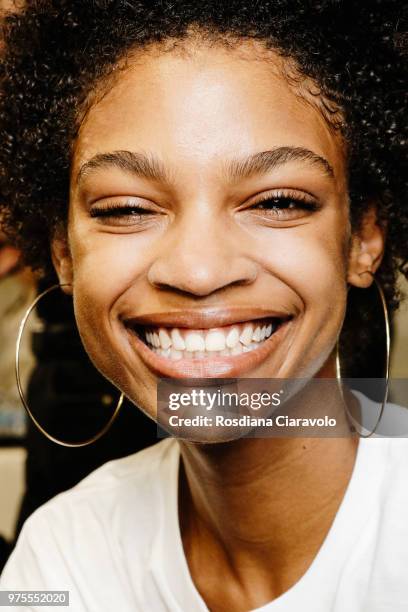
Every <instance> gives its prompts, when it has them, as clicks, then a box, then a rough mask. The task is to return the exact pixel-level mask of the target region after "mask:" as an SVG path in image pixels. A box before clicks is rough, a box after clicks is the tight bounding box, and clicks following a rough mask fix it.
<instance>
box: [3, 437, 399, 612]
mask: <svg viewBox="0 0 408 612" xmlns="http://www.w3.org/2000/svg"><path fill="white" fill-rule="evenodd" d="M179 460H180V451H179V446H178V443H177V441H176V440H174V439H166V440H163V441H161V442H159V443H158V444H156V445H154V446H153V447H151V448H148V449H146V450H144V451H142V452H139V453H136V454H134V455H130V456H129V457H125V458H124V459H119V460H115V461H111V462H109V463H107V464H105V465H104V466H102V467H101V468H99V469H98V470H96V471H95V472H93V473H92V474H90V475H89V476H88V477H87V478H85V479H84V480H83V481H82V482H81V483H80V484H79V485H77V486H76V487H74V488H73V489H71V490H69V491H67V492H65V493H61V494H60V495H58V496H57V497H55V498H54V499H52V500H51V501H49V502H48V503H47V504H45V505H44V506H42V507H41V508H39V509H38V510H37V511H36V512H35V513H34V514H33V515H32V516H31V517H30V518H29V519H28V520H27V522H26V523H25V526H24V528H23V530H22V532H21V535H20V538H19V540H18V543H17V547H16V549H15V551H14V552H13V554H12V556H11V557H10V559H9V562H8V564H7V565H6V567H5V569H4V572H3V574H2V577H1V580H0V589H3V590H45V589H48V590H68V591H70V607H69V608H59V607H58V610H60V609H61V610H64V609H69V610H72V611H73V612H113V611H115V612H116V611H120V612H165V611H171V612H199V611H200V612H205V611H207V607H206V605H205V603H204V601H203V599H202V598H201V596H200V595H199V593H198V591H197V590H196V588H195V586H194V584H193V581H192V579H191V576H190V574H189V570H188V565H187V562H186V559H185V556H184V552H183V546H182V541H181V536H180V530H179V522H178V510H177V499H178V494H177V492H178V468H179ZM18 609H20V610H21V609H24V610H36V611H37V612H41V611H42V610H43V609H44V608H42V607H41V608H40V607H35V606H34V607H27V606H26V607H24V608H21V607H20V608H10V611H11V610H18ZM46 609H50V608H46ZM55 609H57V608H55ZM261 610H262V612H300V611H302V612H407V610H408V440H407V439H396V438H395V439H380V438H377V439H361V440H360V442H359V449H358V453H357V459H356V463H355V467H354V470H353V474H352V477H351V480H350V483H349V486H348V488H347V490H346V493H345V496H344V499H343V501H342V503H341V506H340V509H339V511H338V513H337V516H336V518H335V520H334V523H333V525H332V527H331V529H330V531H329V533H328V535H327V537H326V539H325V541H324V543H323V545H322V547H321V549H320V550H319V552H318V554H317V556H316V557H315V559H314V561H313V562H312V564H311V566H310V567H309V569H308V571H307V572H306V573H305V574H304V575H303V577H302V578H301V579H300V580H299V581H298V582H297V583H296V584H295V585H294V586H293V587H292V588H291V589H289V590H288V591H287V592H286V593H284V594H283V595H281V596H280V597H278V598H277V599H275V600H274V601H272V602H271V603H269V604H267V605H265V606H263V607H262V608H259V609H258V612H260V611H261ZM232 612H233V611H232Z"/></svg>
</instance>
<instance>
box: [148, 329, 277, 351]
mask: <svg viewBox="0 0 408 612" xmlns="http://www.w3.org/2000/svg"><path fill="white" fill-rule="evenodd" d="M275 328H276V324H274V323H271V322H268V323H265V324H263V325H262V324H261V323H242V324H236V325H228V326H226V327H222V328H214V329H206V330H201V329H184V328H177V327H174V328H172V329H170V328H164V327H159V328H156V329H155V330H148V331H145V337H146V341H147V343H148V344H150V345H151V346H152V347H154V348H157V349H163V350H166V351H167V350H168V349H170V348H171V349H172V350H173V351H174V350H176V351H187V352H191V353H193V352H196V351H202V352H204V351H208V352H219V351H224V350H225V349H234V348H236V347H238V346H240V345H243V347H249V346H250V345H251V347H252V345H253V344H254V343H260V342H263V341H264V340H266V338H269V336H270V335H271V334H272V332H273V331H274V330H275ZM253 348H254V347H253ZM228 352H229V351H228Z"/></svg>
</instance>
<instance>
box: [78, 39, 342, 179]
mask: <svg viewBox="0 0 408 612" xmlns="http://www.w3.org/2000/svg"><path fill="white" fill-rule="evenodd" d="M286 69H287V65H286V63H285V61H284V60H283V59H281V58H280V57H279V56H278V55H277V54H276V53H275V52H273V51H267V50H266V49H265V48H263V46H261V45H259V44H257V43H253V42H252V43H251V42H242V43H240V44H239V45H237V46H233V47H225V46H222V45H205V44H196V45H190V46H189V47H188V48H186V46H183V48H182V49H179V48H175V49H173V50H171V51H169V50H166V51H161V50H160V49H153V50H148V51H145V52H142V53H140V52H139V53H137V54H135V55H134V56H133V57H131V58H129V59H128V61H127V64H126V68H123V69H119V70H117V71H116V73H115V76H114V79H113V81H112V82H111V84H110V85H109V87H108V88H107V89H106V91H105V92H103V95H100V96H99V97H98V98H95V101H94V103H93V104H92V105H91V106H90V108H89V110H88V112H87V114H86V116H85V119H84V120H83V122H82V124H81V126H80V129H79V132H78V137H77V140H76V143H75V147H74V156H73V174H74V175H75V173H77V172H78V170H79V168H80V167H81V165H82V164H84V163H85V162H86V161H88V160H89V159H91V158H92V157H93V156H95V155H98V154H100V153H107V152H111V151H118V150H127V151H143V152H144V153H153V154H154V155H155V156H157V157H158V158H160V159H162V160H163V161H164V162H165V163H167V164H168V165H169V166H170V167H173V168H174V170H175V172H176V170H177V168H178V169H179V170H180V167H183V168H184V169H185V170H188V169H191V170H192V169H193V168H194V169H195V170H197V169H198V168H202V169H204V168H205V169H207V170H208V169H210V168H211V167H215V166H216V165H217V164H220V163H222V162H223V161H225V160H228V159H229V158H232V157H237V156H238V157H239V156H240V155H242V156H245V155H251V154H254V153H257V152H259V151H263V150H268V149H271V148H273V147H276V146H279V147H281V146H283V147H284V146H289V147H304V148H306V149H309V150H312V151H313V152H314V153H316V154H317V155H320V156H322V157H324V158H325V159H327V160H328V161H329V163H330V164H331V165H332V166H333V168H334V169H335V174H336V175H337V176H339V175H344V157H345V151H344V144H343V140H342V138H341V136H340V134H339V133H338V132H335V131H334V130H333V128H331V127H330V126H329V124H328V123H327V121H326V119H325V117H324V115H323V113H322V112H321V110H320V107H319V98H318V96H316V95H314V96H313V95H311V94H310V93H308V91H309V88H310V89H314V90H316V87H315V86H314V85H313V84H312V83H309V82H308V80H307V79H306V78H304V79H302V80H298V81H297V84H296V85H294V83H293V80H290V79H288V78H287V77H286Z"/></svg>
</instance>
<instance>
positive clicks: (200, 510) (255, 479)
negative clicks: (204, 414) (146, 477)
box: [180, 437, 357, 610]
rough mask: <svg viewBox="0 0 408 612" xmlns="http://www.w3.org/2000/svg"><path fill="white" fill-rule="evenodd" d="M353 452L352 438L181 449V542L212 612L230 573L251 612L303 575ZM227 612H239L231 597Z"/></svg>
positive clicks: (346, 478) (344, 484)
mask: <svg viewBox="0 0 408 612" xmlns="http://www.w3.org/2000/svg"><path fill="white" fill-rule="evenodd" d="M356 451H357V440H356V439H355V438H350V437H342V438H308V439H305V438H296V437H292V438H266V439H259V438H252V439H251V438H245V439H241V440H237V441H234V442H228V443H221V444H201V445H200V444H193V443H189V442H183V443H181V453H182V473H181V487H180V523H181V531H182V537H183V543H184V547H185V551H186V556H187V560H188V563H189V566H190V571H191V573H192V576H193V580H194V581H195V583H196V585H197V588H198V589H199V590H200V591H201V593H202V595H203V596H204V598H205V599H206V600H207V601H208V602H209V603H211V605H212V606H213V608H211V609H217V610H218V609H220V610H221V609H223V608H222V607H218V604H216V602H217V601H218V602H219V592H220V591H219V590H218V591H217V589H215V586H214V585H215V584H216V583H217V580H221V585H222V584H223V583H224V581H225V580H226V576H229V577H230V579H231V580H230V584H234V585H235V586H234V588H233V589H232V592H234V593H238V592H240V595H239V597H237V601H240V602H246V603H245V605H244V606H243V607H242V609H245V606H246V609H250V608H251V607H252V608H253V607H257V606H260V605H264V604H265V603H266V602H268V601H270V600H272V599H274V598H275V597H277V596H278V595H280V594H281V593H282V592H284V591H285V590H287V589H288V588H289V587H290V586H291V585H292V584H294V583H295V582H296V581H297V580H298V579H299V578H300V577H301V576H302V575H303V573H304V572H305V571H306V570H307V568H308V566H309V565H310V563H311V562H312V560H313V558H314V557H315V555H316V554H317V552H318V550H319V548H320V546H321V544H322V543H323V541H324V539H325V537H326V535H327V533H328V531H329V529H330V526H331V524H332V522H333V519H334V517H335V515H336V512H337V510H338V508H339V505H340V503H341V501H342V498H343V496H344V492H345V490H346V488H347V485H348V483H349V480H350V477H351V473H352V470H353V466H354V462H355V456H356ZM210 568H211V569H210ZM271 573H272V574H273V575H271ZM203 576H205V579H203V578H202V577H203ZM219 577H221V579H220V578H219ZM234 581H235V582H234ZM211 585H212V586H211ZM220 588H221V590H222V588H223V587H222V586H220ZM231 588H232V587H231ZM214 589H215V590H214ZM213 592H214V593H213ZM217 592H218V595H215V593H217ZM254 593H256V595H254ZM231 596H232V595H231ZM232 597H233V596H232ZM245 598H246V599H245ZM228 606H232V607H230V608H229V609H237V610H240V609H241V607H240V605H238V604H237V602H235V603H234V600H233V599H232V600H229V601H228V603H226V606H225V607H226V609H228ZM234 606H235V607H234Z"/></svg>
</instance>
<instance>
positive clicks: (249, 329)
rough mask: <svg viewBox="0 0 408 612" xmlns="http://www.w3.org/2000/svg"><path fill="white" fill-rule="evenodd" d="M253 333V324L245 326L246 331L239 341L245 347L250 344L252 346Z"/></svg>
mask: <svg viewBox="0 0 408 612" xmlns="http://www.w3.org/2000/svg"><path fill="white" fill-rule="evenodd" d="M253 333H254V328H253V325H252V324H251V323H249V324H247V325H245V327H244V331H243V332H242V334H241V335H240V337H239V340H240V342H241V344H244V345H245V346H248V344H250V343H251V342H252V335H253Z"/></svg>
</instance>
